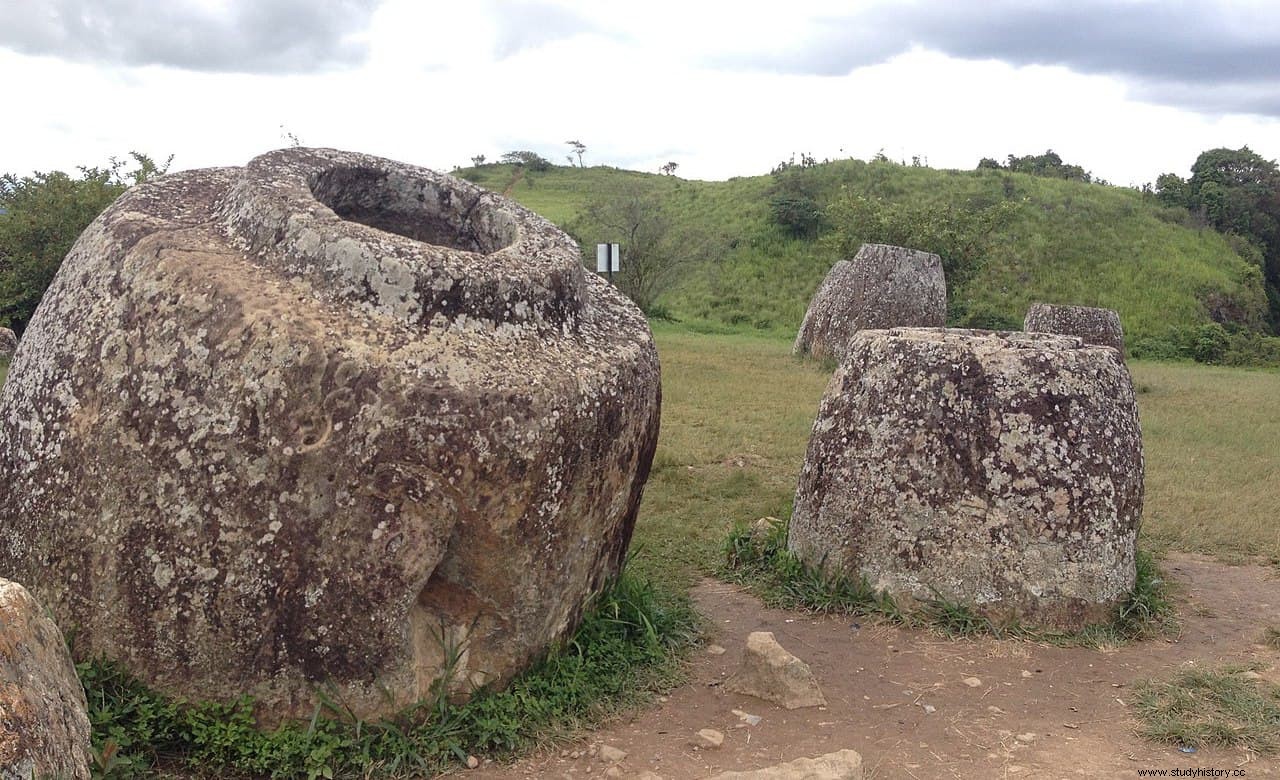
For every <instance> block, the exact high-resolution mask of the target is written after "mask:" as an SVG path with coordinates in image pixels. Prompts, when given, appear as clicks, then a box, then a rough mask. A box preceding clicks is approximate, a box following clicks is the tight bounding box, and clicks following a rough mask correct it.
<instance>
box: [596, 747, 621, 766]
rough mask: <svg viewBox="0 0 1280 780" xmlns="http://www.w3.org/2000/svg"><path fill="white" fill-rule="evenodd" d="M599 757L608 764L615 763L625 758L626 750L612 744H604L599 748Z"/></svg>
mask: <svg viewBox="0 0 1280 780" xmlns="http://www.w3.org/2000/svg"><path fill="white" fill-rule="evenodd" d="M600 757H601V758H603V759H604V760H605V761H608V762H609V763H610V764H617V763H620V762H622V761H625V760H626V758H627V751H625V750H619V749H617V748H616V747H614V746H613V745H604V746H602V747H601V748H600Z"/></svg>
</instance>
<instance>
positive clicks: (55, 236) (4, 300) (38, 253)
mask: <svg viewBox="0 0 1280 780" xmlns="http://www.w3.org/2000/svg"><path fill="white" fill-rule="evenodd" d="M129 157H130V158H131V159H132V161H133V163H134V164H135V165H136V167H134V168H131V169H128V170H126V168H125V166H126V165H127V163H126V162H125V161H123V160H119V159H116V158H112V159H111V162H110V164H109V165H108V166H107V167H106V168H84V167H82V168H80V169H79V170H80V177H79V178H72V177H70V176H68V175H67V174H65V173H63V172H61V171H53V172H50V173H35V174H33V175H31V176H24V177H21V178H20V177H18V176H16V175H14V174H5V175H4V176H0V210H2V211H4V212H6V213H4V214H3V216H0V325H7V326H8V327H11V328H13V329H14V330H15V331H17V332H19V333H21V332H22V331H23V330H24V329H26V326H27V322H28V321H29V320H30V319H31V315H32V313H33V312H34V311H35V308H36V306H37V305H38V304H39V303H40V299H41V298H42V297H43V296H44V291H45V289H47V288H48V286H49V283H50V282H52V281H53V277H54V274H56V273H57V271H58V267H59V266H60V265H61V264H62V258H63V257H65V256H66V254H67V252H68V251H69V250H70V249H71V245H72V244H73V243H75V240H76V239H77V238H78V237H79V236H80V233H82V232H83V231H84V229H85V228H86V227H88V226H89V223H90V222H92V221H93V220H94V219H95V218H96V217H97V216H98V214H100V213H102V210H103V209H105V208H106V207H107V206H109V205H111V203H112V201H114V200H115V199H116V198H117V197H119V196H120V194H121V193H123V192H124V191H125V190H126V189H128V188H129V187H130V186H133V185H135V184H141V183H143V182H145V181H147V180H149V179H152V178H154V177H156V176H159V175H161V174H163V173H164V172H165V171H167V170H168V169H169V164H170V163H171V162H172V161H173V157H170V158H169V159H168V160H166V161H165V163H164V164H163V165H157V164H156V162H155V161H154V160H153V159H152V158H150V157H148V156H147V155H145V154H141V153H140V152H130V153H129Z"/></svg>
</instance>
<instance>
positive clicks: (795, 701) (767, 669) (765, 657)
mask: <svg viewBox="0 0 1280 780" xmlns="http://www.w3.org/2000/svg"><path fill="white" fill-rule="evenodd" d="M724 689H725V690H726V691H728V692H730V693H741V694H744V695H746V696H754V697H756V698H757V699H764V700H765V701H771V702H774V703H775V704H780V705H782V706H783V707H786V708H787V709H789V710H794V709H798V708H800V707H819V706H823V705H825V704H826V703H827V700H826V699H825V698H824V697H823V695H822V691H821V690H820V689H819V688H818V681H817V680H815V679H814V677H813V672H812V671H811V670H810V669H809V665H808V664H806V663H805V662H804V661H801V660H800V659H799V658H796V657H795V656H794V655H792V654H791V653H789V652H787V651H786V650H785V649H784V648H783V647H782V645H780V644H778V640H777V639H775V638H774V636H773V633H772V632H770V631H753V632H751V633H750V634H748V635H747V647H746V649H745V650H744V651H743V653H742V666H741V667H739V669H738V671H736V672H734V674H733V676H731V677H730V678H729V679H727V680H725V681H724Z"/></svg>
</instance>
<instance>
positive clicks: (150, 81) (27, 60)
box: [0, 0, 1280, 184]
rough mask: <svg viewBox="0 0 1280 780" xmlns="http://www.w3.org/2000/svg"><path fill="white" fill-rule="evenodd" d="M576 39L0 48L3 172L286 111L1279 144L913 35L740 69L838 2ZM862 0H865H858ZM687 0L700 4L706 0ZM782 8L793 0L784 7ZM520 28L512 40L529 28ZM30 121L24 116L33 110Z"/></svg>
mask: <svg viewBox="0 0 1280 780" xmlns="http://www.w3.org/2000/svg"><path fill="white" fill-rule="evenodd" d="M560 5H562V6H563V13H562V14H560V15H559V16H558V17H556V18H557V19H558V20H559V21H558V26H557V27H556V28H555V30H553V31H551V32H555V33H556V34H541V33H539V34H538V35H532V36H523V37H521V36H519V35H516V34H515V33H513V32H512V26H513V25H515V26H516V27H517V28H518V27H520V26H521V25H523V26H528V25H530V24H533V23H534V21H535V20H536V13H535V14H534V15H533V16H530V13H532V12H536V11H537V10H538V8H539V6H531V5H529V4H520V5H519V6H518V8H519V9H520V12H519V13H513V12H511V8H513V6H512V5H511V4H509V3H498V2H494V3H491V4H488V5H485V4H448V5H446V4H437V3H431V4H425V3H420V2H416V1H415V0H396V1H395V2H388V3H385V4H384V5H383V6H381V7H380V8H379V9H378V10H377V12H376V13H375V14H374V15H373V17H372V18H371V20H370V23H369V26H368V29H367V30H366V31H365V32H364V33H363V36H364V40H365V43H367V46H368V57H367V58H366V59H365V60H364V61H363V63H362V64H361V65H360V66H359V67H352V68H348V69H346V70H340V71H331V72H325V73H311V74H300V75H248V74H226V73H210V72H194V71H190V70H179V69H176V68H171V67H163V66H156V65H152V66H144V67H129V66H123V65H114V66H106V65H91V64H72V63H69V62H66V61H63V60H59V59H55V58H53V57H48V56H31V55H23V54H18V53H16V52H14V51H9V50H4V49H0V77H2V78H3V80H4V83H5V85H6V87H5V91H6V102H7V103H8V105H10V106H21V107H22V110H21V111H20V112H18V113H17V114H16V115H15V114H11V115H10V117H11V118H9V119H7V120H6V126H5V131H4V134H3V140H2V141H0V171H16V172H23V173H25V172H27V171H30V170H34V169H50V168H62V169H70V168H72V167H73V166H75V165H77V164H101V163H102V162H105V160H106V158H107V156H109V155H112V154H114V155H123V154H124V153H125V152H127V151H129V150H130V149H138V150H140V151H144V152H147V153H150V154H152V155H154V156H161V157H162V156H165V155H167V154H169V153H173V154H175V155H176V159H175V167H177V168H189V167H202V166H208V165H238V164H243V163H244V162H245V161H247V160H248V159H249V158H250V157H252V156H253V155H255V154H258V153H261V152H263V151H266V150H268V149H271V148H275V147H278V146H282V145H284V144H285V140H284V139H283V138H282V135H281V130H280V125H281V124H283V125H285V127H286V129H287V130H288V131H290V132H292V133H294V134H296V135H297V136H299V137H300V138H301V139H302V140H303V142H305V143H307V144H309V145H317V146H320V145H326V146H338V147H342V148H349V149H356V150H359V151H366V152H370V153H373V154H381V155H385V156H389V157H395V158H398V159H402V160H406V161H409V162H414V163H418V164H424V165H428V166H431V167H436V168H443V169H446V170H447V169H448V168H450V167H452V166H453V165H457V164H466V163H467V161H468V160H469V158H470V157H471V156H472V155H475V154H481V153H482V154H486V155H488V156H489V157H490V158H491V159H492V158H494V157H496V156H497V155H499V154H501V153H502V152H504V151H508V150H511V149H516V148H529V149H534V150H536V151H539V152H541V153H543V154H545V155H547V156H549V157H551V159H552V160H554V161H557V162H563V161H564V155H565V154H566V153H567V148H566V147H565V145H564V141H565V140H567V139H570V138H575V139H580V140H582V141H583V142H584V143H585V144H586V145H587V147H588V152H587V155H586V161H587V163H588V164H601V163H603V164H611V165H620V166H627V167H632V166H634V167H639V168H641V169H646V170H651V171H656V169H657V167H658V166H659V165H661V164H662V163H663V162H666V161H667V160H675V161H676V162H678V163H680V171H679V172H680V174H681V175H683V176H689V177H701V178H727V177H729V176H734V175H751V174H758V173H764V172H766V171H768V169H769V168H770V167H772V165H774V164H775V163H777V162H778V161H779V160H781V159H784V158H786V157H787V156H788V155H789V154H790V153H791V152H809V153H812V154H814V155H815V156H817V157H818V158H819V159H821V158H823V157H833V158H834V157H842V156H855V157H861V158H864V159H865V158H868V157H870V156H871V155H873V154H875V152H876V151H877V150H879V149H882V148H883V149H884V151H885V153H886V154H888V155H889V156H890V157H893V158H895V159H910V157H911V156H913V155H917V154H918V155H920V156H922V157H925V158H927V160H928V162H929V163H930V164H931V165H934V166H935V167H957V168H972V167H973V166H975V165H976V164H977V161H978V159H979V158H980V157H984V156H990V157H997V158H1003V157H1004V155H1006V154H1009V153H1017V154H1029V153H1039V152H1042V151H1044V150H1045V149H1047V148H1053V149H1054V150H1055V151H1057V152H1058V153H1060V154H1061V155H1062V156H1063V157H1064V158H1065V159H1067V160H1068V161H1070V162H1074V163H1078V164H1080V165H1083V166H1084V167H1086V168H1088V169H1090V170H1092V171H1093V172H1094V173H1095V174H1096V175H1099V176H1102V177H1105V178H1107V179H1109V180H1111V181H1113V182H1115V183H1118V184H1128V183H1140V182H1143V181H1150V180H1153V179H1154V178H1155V176H1156V175H1158V174H1159V173H1161V172H1164V171H1168V170H1176V171H1183V172H1185V171H1186V170H1187V169H1188V168H1189V167H1190V165H1191V162H1192V161H1193V160H1194V159H1195V156H1196V155H1197V154H1198V153H1199V152H1201V151H1203V150H1204V149H1208V148H1212V147H1216V146H1231V147H1238V146H1240V145H1243V144H1246V143H1247V144H1249V145H1250V146H1251V147H1252V148H1254V149H1255V150H1256V151H1258V152H1259V153H1260V154H1262V155H1264V156H1266V157H1268V158H1274V157H1277V156H1280V132H1277V131H1280V122H1278V121H1277V120H1276V119H1267V118H1263V117H1259V116H1247V115H1233V114H1229V113H1217V114H1208V113H1205V114H1200V113H1195V112H1192V111H1189V110H1183V109H1177V108H1170V107H1167V106H1159V105H1156V104H1154V103H1147V102H1141V99H1143V98H1145V99H1158V98H1159V97H1160V96H1159V95H1158V94H1154V93H1152V92H1151V91H1150V90H1146V91H1144V90H1143V87H1142V85H1141V84H1130V83H1129V82H1126V81H1122V80H1119V79H1117V78H1115V77H1112V76H1107V75H1082V74H1079V73H1075V72H1073V71H1071V70H1068V69H1067V68H1065V67H1061V66H1051V67H1046V66H1037V65H1031V66H1024V67H1018V66H1014V65H1010V64H1006V63H1002V62H999V61H995V60H970V59H955V58H951V57H948V56H946V55H944V54H940V53H937V52H934V51H928V50H923V49H914V50H911V51H907V52H905V53H902V54H899V55H897V56H895V57H893V58H892V59H889V60H888V61H885V62H882V63H880V64H876V65H871V66H866V67H861V68H857V69H855V70H853V71H852V72H850V73H848V74H846V75H836V76H822V75H811V74H804V73H795V74H789V73H780V72H765V71H761V70H758V69H751V70H735V69H732V68H728V67H726V66H724V65H723V64H717V63H723V62H724V61H725V56H726V55H729V54H733V53H735V52H744V51H750V50H752V48H753V47H755V50H756V51H765V50H766V49H767V48H768V47H770V46H772V47H774V48H775V49H777V50H778V51H782V50H784V49H785V48H786V47H785V44H786V42H788V41H797V40H801V39H802V36H803V34H804V31H805V30H807V29H810V28H811V26H812V24H813V23H814V22H813V20H814V19H817V18H818V17H820V16H821V15H822V14H823V13H828V12H830V11H831V9H830V8H829V7H826V6H830V5H832V4H830V3H815V2H806V1H804V0H801V1H800V2H796V3H792V4H788V7H787V9H786V13H775V14H763V13H753V12H752V10H751V7H750V6H749V5H743V4H741V3H733V4H730V3H721V2H716V3H708V4H701V3H683V4H681V3H675V2H669V1H668V0H662V2H659V3H656V4H646V5H644V6H640V5H635V6H632V5H615V4H607V5H606V4H599V3H588V2H575V3H565V4H560ZM838 5H841V6H844V5H845V4H838ZM685 6H688V7H687V8H686V7H685ZM771 7H773V6H771ZM513 36H514V37H513ZM15 116H16V118H14V117H15Z"/></svg>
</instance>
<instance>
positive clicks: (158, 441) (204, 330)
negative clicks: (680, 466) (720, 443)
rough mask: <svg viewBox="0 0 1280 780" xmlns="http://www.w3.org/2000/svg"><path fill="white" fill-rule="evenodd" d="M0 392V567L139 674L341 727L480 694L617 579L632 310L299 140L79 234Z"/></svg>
mask: <svg viewBox="0 0 1280 780" xmlns="http://www.w3.org/2000/svg"><path fill="white" fill-rule="evenodd" d="M24 341H25V342H26V343H27V347H28V348H27V349H25V350H22V351H21V352H20V355H19V357H18V360H17V362H16V363H15V364H14V365H13V366H12V368H11V369H10V373H9V379H8V382H7V384H6V385H5V387H4V390H3V395H2V396H0V485H3V486H5V487H4V493H3V495H0V571H4V572H5V573H6V574H9V575H12V576H15V577H18V578H21V579H22V580H23V581H25V582H27V583H29V584H30V586H31V587H32V590H33V591H35V592H36V593H37V594H38V596H39V597H40V598H41V599H42V601H43V602H44V603H45V604H47V605H48V606H49V607H50V608H51V609H52V610H53V612H54V614H55V615H56V616H57V617H58V619H59V622H60V624H61V625H62V626H63V627H64V628H67V629H70V628H73V627H74V629H75V633H76V649H77V651H78V653H80V654H83V655H85V656H90V655H98V654H102V655H106V656H108V657H110V658H114V659H117V660H118V661H120V662H122V663H123V664H124V665H125V666H126V667H127V668H128V669H129V670H130V671H132V672H133V673H134V674H136V675H138V676H140V677H141V678H142V679H143V680H144V681H145V682H147V683H149V684H151V685H153V686H156V687H158V688H160V689H162V690H164V691H167V692H170V693H176V694H181V695H184V696H186V697H188V698H196V699H210V698H213V699H225V698H231V697H235V696H239V695H241V694H245V693H248V694H252V695H254V696H256V697H258V698H259V699H260V701H261V712H262V713H263V714H264V716H266V717H269V718H270V717H287V716H294V715H302V714H310V713H311V712H312V711H313V707H314V704H315V701H316V689H317V688H318V687H320V686H325V687H326V688H329V689H331V690H332V691H333V692H335V693H336V694H337V695H338V696H339V697H340V698H341V699H343V700H344V701H345V702H346V703H347V705H348V706H350V707H351V708H352V709H353V710H354V711H355V712H356V713H357V714H360V715H363V716H366V717H371V716H375V715H378V714H383V713H387V712H390V711H393V710H395V709H396V708H398V707H400V706H402V705H404V704H406V703H409V702H411V701H414V700H417V699H419V698H420V697H422V696H424V695H426V694H428V693H429V692H431V690H432V688H433V683H437V682H439V683H440V685H438V686H436V689H437V690H439V689H441V688H447V689H449V690H451V691H454V692H457V693H459V694H465V693H466V692H468V691H470V690H472V689H473V688H475V687H476V686H481V685H486V684H493V683H499V684H500V683H502V682H504V681H506V680H508V679H510V678H511V677H512V675H513V674H515V673H516V672H517V671H519V670H520V669H521V668H523V667H525V666H527V665H528V664H529V663H530V662H531V661H532V660H533V659H535V658H536V657H537V656H538V655H539V654H540V653H542V652H543V651H544V650H545V649H546V648H547V647H548V645H550V644H551V643H553V642H555V641H557V640H559V639H561V638H563V637H565V636H566V635H567V634H568V633H569V632H570V631H571V630H572V629H573V628H574V627H575V625H576V624H577V622H578V620H579V618H580V615H581V612H582V610H583V608H584V605H585V604H586V603H587V602H588V600H589V599H590V597H591V596H592V594H594V593H595V592H597V591H599V590H600V589H601V587H602V586H603V585H604V584H605V582H606V581H607V580H608V579H609V578H610V577H611V576H613V575H614V574H615V573H616V572H617V571H618V570H619V567H620V566H621V564H622V562H623V558H624V555H625V552H626V549H627V544H628V542H629V540H630V537H631V532H632V528H633V524H634V521H635V517H636V511H637V506H638V504H639V501H640V495H641V491H642V490H643V487H644V483H645V479H646V478H647V475H648V471H649V466H650V462H651V460H652V457H653V451H654V447H655V443H656V439H657V433H658V408H659V393H660V391H659V383H658V379H659V377H658V359H657V355H656V352H655V350H654V345H653V340H652V336H651V334H650V332H649V329H648V326H647V324H646V322H645V320H644V318H643V316H642V315H641V313H640V312H639V311H638V310H637V309H636V308H635V307H634V306H633V305H632V304H631V303H630V302H629V301H627V300H626V299H625V298H624V297H623V296H622V295H621V294H619V293H618V292H616V291H615V290H614V289H613V288H612V287H610V286H609V285H608V284H606V283H604V282H603V281H601V280H600V279H598V278H597V277H595V276H594V275H589V274H586V273H584V271H583V268H582V263H581V260H580V253H579V250H578V248H577V246H576V245H575V244H574V242H573V241H572V240H570V239H569V238H568V237H567V236H566V235H565V234H564V233H562V232H561V231H560V230H558V229H556V228H555V227H554V226H553V225H551V224H550V223H548V222H546V221H545V220H543V219H541V218H539V217H538V216H536V215H534V214H533V213H531V212H529V211H527V210H525V209H523V208H521V207H520V206H518V205H516V204H515V203H513V202H511V201H509V200H507V199H504V198H502V197H499V196H497V195H493V194H491V193H488V192H485V191H483V190H481V189H479V188H477V187H475V186H473V185H470V184H468V183H466V182H463V181H459V180H456V179H454V178H452V177H449V176H444V175H441V174H437V173H433V172H431V171H427V170H423V169H421V168H416V167H413V166H409V165H404V164H401V163H396V162H392V161H389V160H384V159H380V158H376V157H370V156H366V155H361V154H352V153H348V152H340V151H334V150H326V149H290V150H285V151H278V152H273V153H270V154H266V155H263V156H261V157H258V158H256V159H254V160H253V161H251V162H250V163H249V164H248V165H247V166H245V167H243V168H219V169H207V170H199V171H190V172H184V173H178V174H172V175H169V176H165V177H163V178H161V179H159V180H157V181H155V182H154V183H150V184H146V185H143V186H140V187H136V188H134V189H131V190H130V191H129V192H127V193H126V194H125V195H124V196H123V197H121V198H120V199H119V200H118V201H117V202H116V203H115V204H114V205H113V206H112V207H111V208H109V209H108V210H107V211H106V212H105V213H103V214H102V216H100V217H99V218H98V219H97V220H96V221H95V222H94V223H93V224H92V225H91V226H90V227H89V228H88V229H87V230H86V231H85V232H84V234H83V235H82V236H81V237H80V240H79V241H78V242H77V243H76V245H75V246H74V247H73V248H72V250H71V252H70V254H69V255H68V256H67V258H66V261H65V262H64V263H63V265H62V268H61V270H60V271H59V273H58V276H57V278H56V279H55V281H54V283H53V285H52V287H51V288H50V289H49V291H48V293H47V294H46V296H45V298H44V301H43V302H42V303H41V305H40V307H39V309H38V311H37V312H36V314H35V316H34V317H33V319H32V321H31V324H30V327H29V328H28V329H27V331H26V334H25V335H24Z"/></svg>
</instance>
